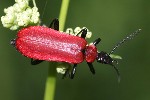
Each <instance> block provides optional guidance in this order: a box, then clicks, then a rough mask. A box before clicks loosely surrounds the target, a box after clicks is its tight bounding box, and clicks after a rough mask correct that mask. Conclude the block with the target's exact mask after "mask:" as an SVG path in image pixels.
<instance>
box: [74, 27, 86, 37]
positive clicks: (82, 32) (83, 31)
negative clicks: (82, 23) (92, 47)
mask: <svg viewBox="0 0 150 100" xmlns="http://www.w3.org/2000/svg"><path fill="white" fill-rule="evenodd" d="M80 33H81V37H82V38H84V39H85V37H86V34H87V28H84V29H82V30H81V31H80V32H79V33H78V34H77V35H76V36H78V35H79V34H80Z"/></svg>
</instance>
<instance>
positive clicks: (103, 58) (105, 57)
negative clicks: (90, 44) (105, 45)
mask: <svg viewBox="0 0 150 100" xmlns="http://www.w3.org/2000/svg"><path fill="white" fill-rule="evenodd" d="M96 59H97V62H100V63H102V64H109V65H113V62H115V63H117V64H118V62H117V61H116V60H114V59H112V58H111V57H110V55H109V54H107V53H106V52H103V51H101V52H98V55H97V58H96Z"/></svg>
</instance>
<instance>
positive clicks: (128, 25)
mask: <svg viewBox="0 0 150 100" xmlns="http://www.w3.org/2000/svg"><path fill="white" fill-rule="evenodd" d="M36 2H37V6H38V8H39V11H40V13H41V14H42V13H43V12H44V14H43V17H42V21H43V23H45V24H46V25H49V23H50V22H51V20H52V19H53V18H58V16H59V10H60V5H61V0H48V2H47V6H46V9H45V11H43V8H44V7H43V6H44V5H45V0H36ZM13 4H14V0H0V16H2V15H4V12H3V9H4V8H7V7H8V6H10V5H13ZM31 4H32V2H31ZM76 26H80V27H83V26H86V27H87V28H88V29H89V30H90V31H92V32H93V36H92V38H91V39H89V40H88V41H89V42H92V41H93V40H95V39H96V38H97V37H100V38H101V39H102V41H101V43H100V44H99V45H98V49H99V50H100V51H101V50H103V51H106V52H109V51H110V50H111V49H112V48H113V46H114V45H115V44H116V43H117V42H119V41H120V40H121V39H123V38H124V37H125V36H126V35H127V34H130V33H132V32H134V31H135V30H137V29H138V28H141V29H142V31H141V33H140V34H139V35H138V36H137V37H136V38H134V39H133V40H132V41H128V43H125V44H124V45H123V46H121V47H120V48H119V49H117V50H116V51H115V54H118V55H120V56H122V57H123V60H119V64H118V65H117V67H119V70H120V73H121V82H120V83H118V82H117V76H116V72H115V71H114V69H113V68H112V67H111V66H109V65H102V64H99V63H97V62H95V63H94V66H95V69H96V74H95V75H94V76H93V75H92V74H91V72H90V71H89V68H88V66H87V65H86V63H85V62H84V63H82V64H79V65H78V68H77V73H76V76H75V78H74V79H73V80H70V79H64V80H63V79H61V75H60V74H58V75H57V84H56V94H55V100H83V99H85V100H150V44H149V43H150V1H149V0H71V1H70V5H69V10H68V16H67V20H66V28H68V27H72V28H75V27H76ZM0 32H1V34H0V100H43V95H44V88H45V87H44V86H45V80H46V77H47V69H48V63H47V62H44V63H42V64H39V65H37V66H31V65H30V59H28V58H26V57H23V56H22V55H21V54H20V53H18V52H17V51H16V50H15V49H14V48H13V47H12V46H11V45H10V44H9V42H10V40H11V39H13V38H15V36H16V33H17V32H16V31H10V30H8V29H6V28H3V27H2V24H0Z"/></svg>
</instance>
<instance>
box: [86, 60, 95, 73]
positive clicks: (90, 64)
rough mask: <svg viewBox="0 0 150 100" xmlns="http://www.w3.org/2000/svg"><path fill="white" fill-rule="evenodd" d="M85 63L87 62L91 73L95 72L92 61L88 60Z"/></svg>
mask: <svg viewBox="0 0 150 100" xmlns="http://www.w3.org/2000/svg"><path fill="white" fill-rule="evenodd" d="M87 64H88V66H89V68H90V71H91V72H92V74H95V69H94V67H93V64H92V63H89V62H87Z"/></svg>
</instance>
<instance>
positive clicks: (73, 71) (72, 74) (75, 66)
mask: <svg viewBox="0 0 150 100" xmlns="http://www.w3.org/2000/svg"><path fill="white" fill-rule="evenodd" d="M76 68H77V64H74V66H73V69H72V71H71V75H70V78H71V79H73V78H74V75H75V73H76Z"/></svg>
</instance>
